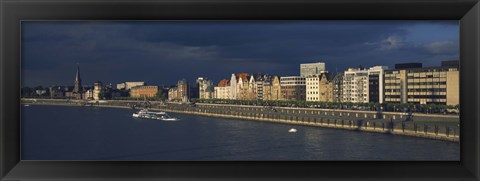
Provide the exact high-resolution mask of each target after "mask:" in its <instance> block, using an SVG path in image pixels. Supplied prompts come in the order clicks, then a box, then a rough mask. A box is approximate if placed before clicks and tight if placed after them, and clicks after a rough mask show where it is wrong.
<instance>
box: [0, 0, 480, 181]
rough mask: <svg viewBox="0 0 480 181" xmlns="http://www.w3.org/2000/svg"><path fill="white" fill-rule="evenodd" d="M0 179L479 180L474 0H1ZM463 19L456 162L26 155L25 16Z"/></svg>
mask: <svg viewBox="0 0 480 181" xmlns="http://www.w3.org/2000/svg"><path fill="white" fill-rule="evenodd" d="M0 16H1V17H0V19H1V20H0V23H1V33H0V40H1V50H0V51H1V52H0V55H1V57H0V58H1V59H0V69H1V72H0V73H1V74H0V123H1V124H0V125H1V126H0V129H1V131H0V137H1V139H0V143H1V144H0V159H1V160H0V178H1V179H2V180H45V179H47V180H54V179H62V180H64V179H74V180H83V179H110V180H117V179H131V180H143V179H176V180H202V179H203V180H239V179H245V180H247V179H249V180H283V179H289V180H310V179H311V180H412V179H418V180H479V178H480V176H479V173H480V167H479V153H480V150H479V132H480V129H479V121H480V120H479V115H480V111H479V110H480V107H479V104H480V102H479V98H480V97H479V93H480V86H479V78H480V75H479V70H480V65H479V62H480V53H479V52H480V3H479V1H478V0H388V1H382V0H356V1H354V0H336V1H333V0H321V1H320V0H300V1H295V0H242V1H241V0H178V1H173V0H157V1H152V0H141V1H133V0H128V1H122V0H117V1H107V0H87V1H80V0H63V1H60V0H38V1H35V0H0ZM185 19H187V20H256V19H259V20H316V19H318V20H321V19H349V20H363V19H365V20H371V19H378V20H442V19H443V20H459V21H460V44H461V46H460V77H461V78H460V81H461V83H460V92H461V94H460V102H461V114H460V119H461V122H462V123H461V130H462V131H461V135H460V140H461V143H460V147H461V158H460V161H458V162H455V161H445V162H440V161H430V162H418V161H415V162H409V161H402V162H391V161H384V162H378V161H375V162H373V161H355V162H348V161H308V162H301V161H288V162H287V161H269V162H259V161H242V162H233V161H216V162H212V161H208V162H206V161H177V162H173V161H162V162H154V161H22V160H20V80H21V78H20V67H21V66H20V21H22V20H185Z"/></svg>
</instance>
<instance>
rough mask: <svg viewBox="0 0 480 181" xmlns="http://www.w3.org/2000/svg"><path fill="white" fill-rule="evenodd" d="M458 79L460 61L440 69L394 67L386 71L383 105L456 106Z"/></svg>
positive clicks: (416, 66) (405, 65) (444, 62)
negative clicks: (388, 103)
mask: <svg viewBox="0 0 480 181" xmlns="http://www.w3.org/2000/svg"><path fill="white" fill-rule="evenodd" d="M419 65H420V66H419ZM459 76H460V75H459V61H443V62H442V64H441V66H439V67H422V66H421V64H397V65H395V69H390V70H386V71H385V102H394V103H415V104H444V105H458V104H459V96H460V94H459V93H460V92H459Z"/></svg>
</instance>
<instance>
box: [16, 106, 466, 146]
mask: <svg viewBox="0 0 480 181" xmlns="http://www.w3.org/2000/svg"><path fill="white" fill-rule="evenodd" d="M22 103H23V104H32V105H34V104H37V105H60V106H97V107H110V108H126V109H132V108H133V107H135V106H136V107H137V108H140V107H141V106H144V105H142V104H143V101H135V100H108V101H106V102H105V103H95V104H85V102H84V101H76V100H63V99H57V100H56V99H35V100H33V99H22ZM149 109H151V110H158V111H166V112H173V113H182V114H194V115H202V116H211V117H222V118H237V119H245V120H255V121H268V122H275V123H284V124H294V125H306V126H319V127H327V128H337V129H347V130H355V131H367V132H376V133H385V134H393V135H405V136H415V137H421V138H430V139H438V140H446V141H454V142H459V133H460V129H459V127H458V126H457V124H458V123H459V117H458V116H455V115H429V114H414V116H413V120H410V121H406V115H405V114H404V113H395V112H383V113H378V112H375V111H360V110H333V109H317V108H288V107H263V106H246V105H225V104H203V103H198V104H196V105H195V106H193V105H189V104H177V103H167V104H164V103H162V102H156V101H151V102H150V105H149ZM422 122H427V123H422Z"/></svg>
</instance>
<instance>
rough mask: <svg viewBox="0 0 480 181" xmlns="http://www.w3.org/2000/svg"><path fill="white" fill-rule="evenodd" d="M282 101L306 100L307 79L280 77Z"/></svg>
mask: <svg viewBox="0 0 480 181" xmlns="http://www.w3.org/2000/svg"><path fill="white" fill-rule="evenodd" d="M280 86H281V99H282V100H305V97H306V95H305V94H306V86H305V77H302V76H285V77H280Z"/></svg>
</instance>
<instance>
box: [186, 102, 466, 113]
mask: <svg viewBox="0 0 480 181" xmlns="http://www.w3.org/2000/svg"><path fill="white" fill-rule="evenodd" d="M191 101H192V102H195V103H210V104H236V105H252V106H277V107H299V108H321V109H345V110H369V111H387V112H412V113H426V114H458V113H459V105H455V106H453V105H440V104H413V103H406V104H405V103H381V104H380V103H373V102H370V103H353V102H307V101H303V100H230V99H191Z"/></svg>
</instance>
